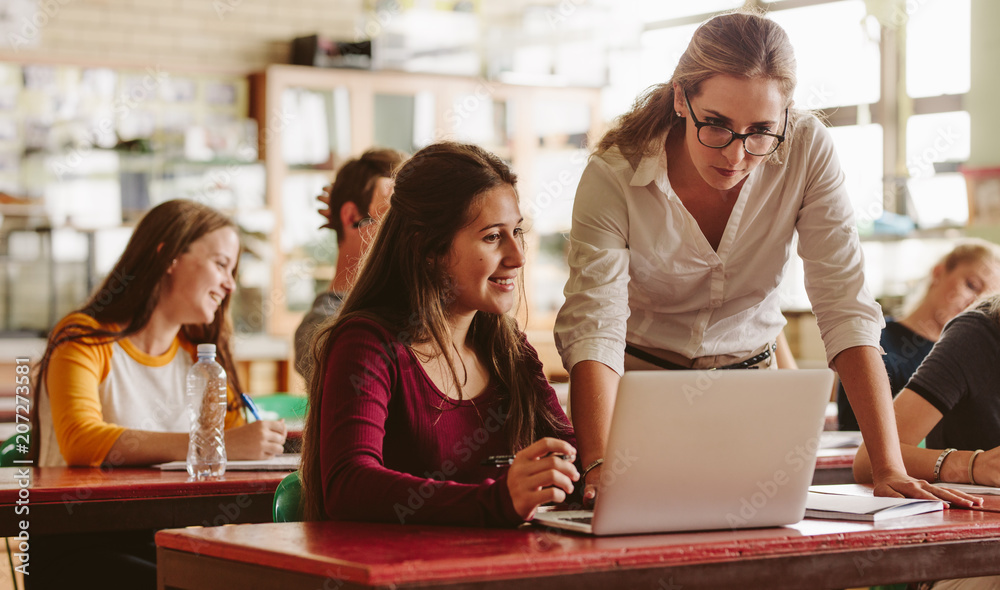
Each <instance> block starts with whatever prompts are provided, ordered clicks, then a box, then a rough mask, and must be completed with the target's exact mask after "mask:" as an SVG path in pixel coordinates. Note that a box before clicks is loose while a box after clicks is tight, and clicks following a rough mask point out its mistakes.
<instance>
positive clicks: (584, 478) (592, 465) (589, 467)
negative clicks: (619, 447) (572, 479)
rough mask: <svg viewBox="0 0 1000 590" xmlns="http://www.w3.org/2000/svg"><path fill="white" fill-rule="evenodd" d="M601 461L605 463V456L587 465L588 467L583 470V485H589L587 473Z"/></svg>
mask: <svg viewBox="0 0 1000 590" xmlns="http://www.w3.org/2000/svg"><path fill="white" fill-rule="evenodd" d="M601 463H604V459H603V458H601V459H598V460H596V461H594V462H593V463H591V464H590V465H587V467H586V469H584V470H583V473H581V474H580V481H582V482H583V485H587V474H588V473H590V471H591V470H592V469H593V468H594V467H597V466H598V465H600V464H601Z"/></svg>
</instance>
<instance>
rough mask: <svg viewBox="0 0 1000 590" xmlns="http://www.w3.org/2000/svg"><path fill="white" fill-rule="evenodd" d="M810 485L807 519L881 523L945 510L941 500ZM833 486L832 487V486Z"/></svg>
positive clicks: (807, 499)
mask: <svg viewBox="0 0 1000 590" xmlns="http://www.w3.org/2000/svg"><path fill="white" fill-rule="evenodd" d="M824 487H825V486H813V487H812V490H820V491H810V492H809V495H808V497H807V498H806V518H822V519H831V520H860V521H866V522H881V521H883V520H888V519H890V518H900V517H903V516H912V515H914V514H924V513H926V512H935V511H939V510H944V502H942V501H940V500H916V499H911V498H883V497H878V496H872V495H865V496H855V495H841V494H838V493H836V492H827V491H825V490H823V488H824ZM832 487H835V486H832Z"/></svg>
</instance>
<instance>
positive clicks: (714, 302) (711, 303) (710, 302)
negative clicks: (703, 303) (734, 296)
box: [708, 299, 722, 307]
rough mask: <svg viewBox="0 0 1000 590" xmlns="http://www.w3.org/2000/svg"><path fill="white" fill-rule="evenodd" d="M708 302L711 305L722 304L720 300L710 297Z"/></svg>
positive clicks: (717, 305)
mask: <svg viewBox="0 0 1000 590" xmlns="http://www.w3.org/2000/svg"><path fill="white" fill-rule="evenodd" d="M708 304H709V305H711V306H712V307H719V306H720V305H722V300H721V299H712V300H711V301H709V302H708Z"/></svg>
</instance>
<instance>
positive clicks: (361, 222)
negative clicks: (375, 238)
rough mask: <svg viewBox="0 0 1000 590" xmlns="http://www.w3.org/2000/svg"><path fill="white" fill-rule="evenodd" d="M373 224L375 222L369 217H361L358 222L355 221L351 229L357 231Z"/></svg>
mask: <svg viewBox="0 0 1000 590" xmlns="http://www.w3.org/2000/svg"><path fill="white" fill-rule="evenodd" d="M373 223H375V220H374V219H372V218H371V217H362V218H361V219H359V220H357V221H355V222H354V223H353V224H351V227H353V228H354V229H359V228H362V227H365V226H368V225H371V224H373Z"/></svg>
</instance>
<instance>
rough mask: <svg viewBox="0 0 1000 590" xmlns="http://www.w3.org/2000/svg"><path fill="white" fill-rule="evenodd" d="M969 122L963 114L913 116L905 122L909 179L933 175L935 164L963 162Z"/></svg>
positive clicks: (965, 157) (967, 155) (966, 153)
mask: <svg viewBox="0 0 1000 590" xmlns="http://www.w3.org/2000/svg"><path fill="white" fill-rule="evenodd" d="M971 134H972V119H971V118H970V117H969V113H968V112H966V111H956V112H952V113H933V114H930V115H914V116H912V117H910V118H909V119H908V120H907V121H906V168H907V170H908V171H909V173H910V177H911V178H919V177H927V176H933V175H934V163H935V162H965V161H966V160H968V159H969V154H970V150H971V139H970V138H971Z"/></svg>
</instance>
